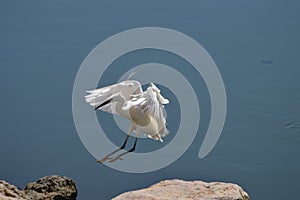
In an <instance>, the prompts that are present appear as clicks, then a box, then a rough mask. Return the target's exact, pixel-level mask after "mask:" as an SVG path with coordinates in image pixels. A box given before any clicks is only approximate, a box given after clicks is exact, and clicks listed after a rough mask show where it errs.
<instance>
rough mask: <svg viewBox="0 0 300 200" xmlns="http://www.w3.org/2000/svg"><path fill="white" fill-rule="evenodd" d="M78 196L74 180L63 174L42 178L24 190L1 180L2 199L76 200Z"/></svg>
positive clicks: (0, 192)
mask: <svg viewBox="0 0 300 200" xmlns="http://www.w3.org/2000/svg"><path fill="white" fill-rule="evenodd" d="M76 196H77V189H76V186H75V183H74V181H72V180H71V179H68V178H67V177H63V176H56V175H55V176H47V177H44V178H41V179H39V180H38V181H37V182H33V183H29V184H28V185H27V186H26V187H25V188H24V190H22V191H20V190H18V188H17V187H16V186H13V185H10V184H9V183H7V182H5V181H1V180H0V200H75V199H76Z"/></svg>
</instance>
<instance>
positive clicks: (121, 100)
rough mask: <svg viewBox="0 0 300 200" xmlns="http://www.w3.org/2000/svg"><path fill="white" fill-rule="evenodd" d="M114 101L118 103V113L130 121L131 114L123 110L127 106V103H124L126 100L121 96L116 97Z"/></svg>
mask: <svg viewBox="0 0 300 200" xmlns="http://www.w3.org/2000/svg"><path fill="white" fill-rule="evenodd" d="M114 100H115V101H116V102H117V103H116V111H117V112H118V113H119V114H120V115H121V116H124V117H126V118H128V119H130V116H129V112H128V111H125V110H124V109H123V106H124V104H125V101H124V98H122V97H121V96H119V95H118V96H116V97H115V98H114Z"/></svg>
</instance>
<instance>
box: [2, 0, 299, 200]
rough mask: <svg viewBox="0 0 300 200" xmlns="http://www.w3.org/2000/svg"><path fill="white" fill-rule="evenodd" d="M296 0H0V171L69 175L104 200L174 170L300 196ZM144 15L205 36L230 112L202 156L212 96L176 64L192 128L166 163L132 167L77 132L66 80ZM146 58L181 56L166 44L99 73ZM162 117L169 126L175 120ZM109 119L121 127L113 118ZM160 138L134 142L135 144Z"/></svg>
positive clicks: (267, 194) (256, 193) (268, 193)
mask: <svg viewBox="0 0 300 200" xmlns="http://www.w3.org/2000/svg"><path fill="white" fill-rule="evenodd" d="M299 8H300V3H299V2H298V1H293V0H290V1H283V0H272V1H267V0H266V1H258V0H252V1H250V0H247V1H237V0H227V1H215V0H212V1H190V2H189V3H187V2H183V1H182V2H181V1H171V0H167V1H151V2H150V1H148V2H146V1H143V2H142V1H122V2H120V1H103V2H101V1H74V0H73V1H71V0H65V1H58V0H51V1H50V0H49V1H33V0H27V1H17V0H1V1H0V77H1V78H0V91H1V104H0V110H1V115H0V120H1V126H0V134H1V137H0V160H1V164H0V179H5V180H7V181H9V182H11V183H13V184H15V185H17V186H18V187H20V188H22V187H24V186H25V185H26V184H27V183H28V182H30V181H35V180H36V179H38V178H40V177H42V176H46V175H51V174H60V175H65V176H68V177H70V178H72V179H74V180H75V181H76V183H77V186H78V190H79V199H109V198H112V197H114V196H116V195H118V194H120V193H122V192H124V191H128V190H133V189H137V188H143V187H147V186H149V185H151V184H153V183H155V182H158V181H160V180H164V179H173V178H180V179H186V180H196V179H200V180H204V181H227V182H235V183H238V184H240V185H241V186H242V187H243V188H244V189H245V190H246V191H247V192H248V193H249V194H250V197H251V199H255V200H263V199H274V200H280V199H286V197H287V196H288V197H289V199H299V198H300V194H299V193H298V192H297V189H298V186H299V184H298V183H299V178H300V170H299V169H300V160H299V155H298V154H299V153H300V145H299V144H300V131H299V130H300V128H299V120H300V109H299V108H300V106H299V102H300V93H299V91H300V81H299V74H300V68H299V63H300V57H299V55H298V54H299V42H300V40H299V35H300V13H299ZM144 26H157V27H165V28H171V29H174V30H177V31H180V32H183V33H185V34H187V35H188V36H190V37H192V38H194V39H195V40H196V41H198V42H199V43H200V44H202V45H203V47H204V48H205V49H206V50H207V51H208V52H209V54H210V55H211V56H212V58H213V59H214V61H215V62H216V64H217V66H218V68H219V70H220V72H221V74H222V77H223V80H224V84H225V87H226V92H227V98H228V99H227V100H228V112H227V118H226V123H225V127H224V130H223V133H222V135H221V137H220V140H219V142H218V143H217V145H216V146H215V148H214V149H213V151H212V152H211V153H210V154H209V156H207V157H206V158H205V159H203V160H200V159H198V157H197V155H198V150H199V147H200V146H199V143H201V142H202V140H203V137H204V135H203V134H204V133H205V130H206V129H207V125H208V122H209V117H210V116H209V112H210V110H209V106H210V104H209V97H208V94H207V91H206V90H205V84H204V83H203V81H202V79H201V78H200V77H199V76H197V75H194V73H193V71H192V70H191V69H190V70H187V71H183V72H182V73H184V74H185V76H187V77H189V78H190V80H191V81H192V82H193V83H194V84H199V88H201V89H203V90H201V91H203V94H202V93H201V94H198V96H199V97H200V96H201V100H202V101H201V105H203V106H202V107H201V120H202V121H201V124H200V125H201V127H200V131H199V134H198V136H197V137H196V139H195V141H194V143H193V144H192V146H191V147H190V148H189V149H188V151H187V152H186V153H185V154H184V155H183V156H182V157H181V158H180V159H179V160H177V161H176V162H174V163H173V164H172V165H170V166H168V167H166V168H163V169H161V170H158V171H155V172H151V173H146V174H128V173H123V172H119V171H116V170H113V169H110V168H108V167H106V166H103V165H98V164H96V163H95V159H94V158H93V157H92V156H91V155H90V154H89V152H88V151H87V150H86V149H85V147H84V146H83V144H82V143H81V141H80V139H79V137H78V134H77V132H76V129H75V126H74V122H73V117H72V109H71V104H72V89H73V83H74V79H75V76H76V73H77V70H78V69H79V67H80V65H81V63H82V61H83V60H84V58H85V57H86V56H87V54H88V53H89V52H90V51H91V50H92V49H93V48H94V47H95V46H96V45H97V44H99V43H100V42H101V41H103V40H105V39H106V38H108V37H109V36H112V35H114V34H117V33H119V32H121V31H125V30H127V29H131V28H136V27H144ZM262 61H265V62H262ZM147 62H159V63H165V64H169V65H174V66H176V65H178V66H179V65H182V66H184V65H188V64H187V63H185V62H184V61H183V60H180V59H179V58H176V56H174V55H171V54H168V53H166V52H159V51H151V50H148V51H147V50H145V51H141V52H135V53H132V54H128V55H127V57H126V56H124V57H121V58H120V59H119V60H117V61H116V62H115V63H113V64H112V66H111V70H112V71H107V76H108V78H107V79H103V80H102V82H101V83H99V84H100V85H101V84H105V83H108V82H109V81H114V80H118V78H119V76H120V75H121V74H120V72H118V71H117V70H114V69H118V68H117V66H119V65H120V66H121V65H123V66H126V67H127V68H130V67H132V66H135V65H137V64H142V63H147ZM118 73H119V74H118ZM167 93H168V92H167ZM169 95H171V93H170V94H169ZM169 112H171V113H172V115H176V112H177V111H176V112H175V111H174V110H172V111H169ZM178 112H179V111H178ZM99 115H101V114H99ZM169 126H170V129H171V130H176V129H177V126H178V124H177V125H172V124H169ZM111 129H112V130H117V129H115V128H114V126H113V124H112V127H111ZM114 134H115V136H112V141H113V142H115V143H116V144H121V143H122V140H123V137H124V135H123V134H121V133H119V134H117V133H114ZM171 139H172V136H170V137H169V139H166V140H167V141H166V142H168V140H171ZM155 145H156V146H155ZM160 145H163V144H157V143H156V142H154V141H151V140H145V141H141V142H140V143H138V149H140V150H138V151H140V152H143V151H150V150H151V148H152V147H153V146H154V147H153V148H160V147H161V146H160ZM143 146H144V147H145V149H143Z"/></svg>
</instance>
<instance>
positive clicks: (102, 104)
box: [94, 99, 112, 110]
mask: <svg viewBox="0 0 300 200" xmlns="http://www.w3.org/2000/svg"><path fill="white" fill-rule="evenodd" d="M111 101H112V99H108V100H106V101H104V102H103V103H101V104H100V105H99V106H97V107H96V108H95V109H94V110H97V109H99V108H101V107H102V106H105V105H106V104H109V103H110V102H111Z"/></svg>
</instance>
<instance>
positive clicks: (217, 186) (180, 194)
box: [113, 180, 250, 200]
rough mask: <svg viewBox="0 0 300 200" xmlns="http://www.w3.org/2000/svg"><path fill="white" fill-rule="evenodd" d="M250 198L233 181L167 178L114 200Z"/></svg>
mask: <svg viewBox="0 0 300 200" xmlns="http://www.w3.org/2000/svg"><path fill="white" fill-rule="evenodd" d="M125 199H126V200H127V199H130V200H137V199H143V200H169V199H170V200H171V199H172V200H173V199H180V200H187V199H193V200H249V199H250V198H249V196H248V194H247V193H246V192H245V191H244V190H243V189H242V188H241V187H240V186H238V185H236V184H232V183H220V182H211V183H206V182H202V181H182V180H166V181H162V182H159V183H157V184H155V185H152V186H151V187H149V188H146V189H141V190H136V191H132V192H126V193H123V194H121V195H119V196H117V197H115V198H114V199H113V200H125Z"/></svg>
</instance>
